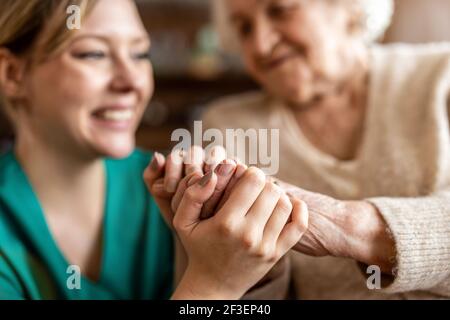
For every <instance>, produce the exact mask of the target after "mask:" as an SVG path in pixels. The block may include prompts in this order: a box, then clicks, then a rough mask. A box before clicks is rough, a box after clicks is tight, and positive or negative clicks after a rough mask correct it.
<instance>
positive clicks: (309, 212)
mask: <svg viewBox="0 0 450 320" xmlns="http://www.w3.org/2000/svg"><path fill="white" fill-rule="evenodd" d="M206 160H208V161H205V155H204V152H203V150H202V149H201V148H197V147H194V148H192V149H191V150H189V151H188V152H184V153H180V152H172V153H171V154H170V155H169V156H168V157H167V158H164V156H162V155H161V154H158V153H155V155H154V157H153V159H152V162H151V163H150V165H149V167H148V168H147V169H146V171H145V173H144V180H145V182H146V184H147V187H148V189H149V191H150V193H151V194H152V195H153V197H154V199H155V201H156V203H157V204H158V206H159V208H160V210H161V213H162V215H163V217H164V219H165V221H166V223H167V224H168V225H169V226H170V227H171V228H172V229H173V230H174V231H175V233H176V234H177V236H178V239H179V240H180V242H181V244H182V246H183V248H184V250H185V251H186V255H187V266H186V269H185V271H184V274H183V276H182V278H181V281H180V283H179V285H178V287H177V289H176V291H175V293H174V295H173V298H174V299H176V298H181V299H237V298H240V297H242V296H243V295H244V294H245V292H246V291H247V290H249V289H250V288H251V287H252V286H254V285H255V284H256V283H257V282H258V281H259V280H260V279H261V278H263V277H264V275H266V274H267V273H268V272H269V271H270V270H271V269H272V267H273V266H274V265H275V263H276V262H277V261H279V260H280V259H281V258H282V257H283V256H284V255H285V254H286V253H287V252H288V251H289V250H290V249H291V248H294V249H295V250H297V251H300V252H303V253H305V254H308V255H313V256H325V255H332V256H339V257H347V258H353V259H355V260H357V261H360V262H363V263H367V264H372V263H379V264H380V265H381V268H382V270H383V271H385V270H388V271H387V272H389V270H390V269H389V268H390V267H391V264H390V263H389V262H386V259H387V258H386V257H390V255H392V254H393V253H392V250H391V248H392V247H393V244H392V240H391V239H390V238H388V237H387V236H386V235H385V234H384V233H383V231H385V229H386V226H385V225H384V222H383V220H382V219H380V215H379V213H378V212H377V210H376V209H375V208H374V207H373V206H372V205H370V204H368V203H366V202H361V201H358V202H344V201H339V200H336V199H333V198H330V197H327V196H324V195H321V194H316V193H312V192H308V191H305V190H302V189H300V188H298V187H295V186H292V185H289V184H287V183H284V182H282V181H278V180H276V179H273V178H270V177H266V176H265V175H264V173H263V172H262V171H261V170H259V169H257V168H255V167H250V168H248V167H247V166H246V165H244V164H241V163H239V162H236V161H234V160H230V159H220V158H217V159H206ZM360 223H364V224H369V225H370V226H369V227H368V228H363V227H362V226H361V225H360ZM383 250H384V251H388V252H383ZM389 250H391V251H389Z"/></svg>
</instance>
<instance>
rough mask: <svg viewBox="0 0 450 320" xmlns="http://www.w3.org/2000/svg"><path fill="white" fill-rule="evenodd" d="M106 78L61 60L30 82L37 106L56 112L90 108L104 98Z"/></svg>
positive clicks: (43, 109) (67, 113) (79, 110)
mask: <svg viewBox="0 0 450 320" xmlns="http://www.w3.org/2000/svg"><path fill="white" fill-rule="evenodd" d="M106 83H107V77H106V76H103V75H102V74H101V73H99V72H94V71H93V70H92V69H90V68H86V67H82V66H79V65H78V66H77V65H76V64H72V65H66V64H63V63H58V64H55V65H52V66H48V67H43V68H42V69H41V70H38V71H37V72H36V74H35V76H34V78H33V81H32V84H31V94H30V96H31V99H32V101H31V103H32V105H33V107H34V108H36V109H39V110H41V111H43V112H44V111H45V112H46V113H52V114H53V115H62V114H66V115H67V116H71V117H73V116H74V113H80V112H83V111H89V110H91V109H92V107H94V106H95V103H96V102H97V101H98V100H99V99H100V98H101V95H102V93H103V90H104V88H105V84H106Z"/></svg>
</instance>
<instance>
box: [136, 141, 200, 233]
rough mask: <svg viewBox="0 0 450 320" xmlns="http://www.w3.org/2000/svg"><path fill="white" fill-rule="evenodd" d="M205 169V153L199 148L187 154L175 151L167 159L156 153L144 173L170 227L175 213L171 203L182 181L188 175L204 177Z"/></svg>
mask: <svg viewBox="0 0 450 320" xmlns="http://www.w3.org/2000/svg"><path fill="white" fill-rule="evenodd" d="M203 168H204V152H203V149H202V148H199V147H195V146H194V147H192V148H191V149H190V150H189V151H188V152H186V153H183V152H180V151H178V150H176V151H173V152H171V153H170V154H169V155H168V156H167V159H166V158H164V156H163V155H162V154H160V153H158V152H155V153H154V155H153V158H152V160H151V162H150V164H149V165H148V167H147V168H146V170H145V171H144V181H145V183H146V185H147V188H148V190H149V192H150V193H151V194H152V196H153V198H154V199H155V202H156V204H157V205H158V207H159V209H160V211H161V213H162V215H163V217H164V220H165V221H166V223H167V225H168V226H169V227H171V228H172V227H173V226H172V221H173V217H174V212H175V211H174V210H172V208H171V202H172V198H173V196H174V194H175V191H176V190H177V188H178V186H179V183H180V181H181V180H182V179H183V177H185V176H186V175H192V174H196V175H203Z"/></svg>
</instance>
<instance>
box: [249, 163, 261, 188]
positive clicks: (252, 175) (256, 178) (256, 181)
mask: <svg viewBox="0 0 450 320" xmlns="http://www.w3.org/2000/svg"><path fill="white" fill-rule="evenodd" d="M245 178H246V179H247V180H248V181H249V182H250V183H251V184H253V185H255V186H258V187H261V188H262V187H263V186H264V185H265V183H266V177H265V175H264V173H263V172H262V171H261V170H260V169H258V168H256V167H250V168H249V169H248V170H247V172H246V173H245Z"/></svg>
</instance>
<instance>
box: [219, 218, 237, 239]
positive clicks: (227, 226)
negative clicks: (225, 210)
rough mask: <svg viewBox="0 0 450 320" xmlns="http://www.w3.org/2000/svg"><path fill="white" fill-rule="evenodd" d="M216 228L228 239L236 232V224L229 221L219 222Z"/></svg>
mask: <svg viewBox="0 0 450 320" xmlns="http://www.w3.org/2000/svg"><path fill="white" fill-rule="evenodd" d="M218 228H219V232H220V233H221V234H222V235H224V236H228V237H229V236H232V235H233V234H235V232H236V224H235V223H234V222H233V221H232V220H231V219H227V220H222V221H220V223H219V226H218Z"/></svg>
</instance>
